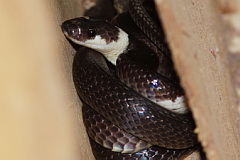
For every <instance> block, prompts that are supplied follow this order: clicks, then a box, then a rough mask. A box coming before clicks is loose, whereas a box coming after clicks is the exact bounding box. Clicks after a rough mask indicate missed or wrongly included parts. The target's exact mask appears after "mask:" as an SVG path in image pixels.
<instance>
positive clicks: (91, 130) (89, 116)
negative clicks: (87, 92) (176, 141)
mask: <svg viewBox="0 0 240 160" xmlns="http://www.w3.org/2000/svg"><path fill="white" fill-rule="evenodd" d="M82 111H83V112H82V113H83V120H84V124H85V126H86V129H87V132H88V134H89V136H90V137H91V138H90V141H92V139H94V140H95V141H96V142H97V143H99V144H101V145H102V144H103V142H104V143H105V145H106V144H107V145H108V146H109V147H110V148H112V145H113V144H114V143H115V144H119V145H122V147H123V144H126V143H128V142H129V141H131V142H132V143H129V144H128V146H129V145H130V144H132V147H133V148H134V147H135V145H136V143H138V142H139V141H141V140H140V139H139V138H137V137H134V136H131V135H130V134H128V133H126V132H124V131H122V130H121V129H120V128H118V127H117V126H115V125H114V124H113V123H111V122H110V121H108V120H106V119H104V118H103V117H102V116H101V115H99V114H98V113H97V112H96V111H94V110H93V109H92V108H91V107H90V106H88V105H86V104H84V105H83V110H82ZM94 119H96V121H97V122H98V124H96V123H95V122H96V121H93V120H94ZM101 123H102V124H106V125H105V126H108V127H107V128H105V127H104V128H102V127H101V125H99V124H101ZM95 128H100V129H99V130H98V131H97V132H95ZM108 130H109V131H111V132H112V134H111V135H110V132H108ZM101 135H106V136H104V137H103V136H101ZM105 137H106V138H105ZM120 142H122V144H121V143H120ZM91 144H92V149H93V153H94V155H95V157H96V159H97V160H101V159H103V160H108V159H110V158H112V156H113V157H114V160H115V156H117V157H118V158H122V159H126V158H127V159H136V158H141V157H142V158H143V157H145V159H146V158H147V159H149V160H150V159H156V160H160V159H161V160H164V159H165V160H167V159H171V160H174V159H176V160H179V159H182V158H184V157H186V156H187V155H189V154H190V153H192V152H193V151H195V150H196V149H197V148H198V147H197V146H196V147H191V148H188V149H184V150H174V149H166V148H161V147H156V146H152V147H150V148H149V147H148V144H147V143H146V142H141V146H142V147H144V148H145V147H146V149H143V151H139V152H136V153H132V154H124V153H122V154H121V153H117V152H112V151H111V150H110V149H106V148H104V147H102V146H101V145H99V144H96V143H95V142H91ZM101 157H104V158H101Z"/></svg>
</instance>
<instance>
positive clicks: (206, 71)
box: [156, 0, 240, 160]
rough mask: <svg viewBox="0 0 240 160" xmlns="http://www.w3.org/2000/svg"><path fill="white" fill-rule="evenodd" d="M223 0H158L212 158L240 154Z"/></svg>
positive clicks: (233, 158)
mask: <svg viewBox="0 0 240 160" xmlns="http://www.w3.org/2000/svg"><path fill="white" fill-rule="evenodd" d="M218 2H219V1H208V0H203V1H197V0H180V1H174V0H169V1H162V0H156V3H157V5H158V11H159V15H160V17H161V19H162V21H163V24H164V28H165V31H166V35H167V40H168V42H169V44H170V48H171V50H172V52H173V60H174V63H175V68H176V70H177V72H178V74H179V76H180V79H181V84H182V86H183V87H184V89H185V91H186V95H187V97H188V101H189V105H190V107H191V110H192V112H193V116H194V119H195V121H196V124H197V128H196V132H197V133H198V138H199V140H200V142H201V143H202V146H203V147H204V150H205V152H206V155H207V158H208V159H209V160H226V159H228V160H236V159H239V157H240V148H239V147H240V146H239V144H240V139H239V135H240V131H239V112H238V110H237V104H236V99H235V97H236V95H235V92H234V90H233V84H232V81H231V77H230V74H229V68H228V57H227V53H228V50H227V49H226V41H225V37H226V35H225V33H226V29H227V28H226V27H225V24H224V23H223V20H222V18H223V17H222V15H221V10H220V8H218V7H216V6H219V4H218Z"/></svg>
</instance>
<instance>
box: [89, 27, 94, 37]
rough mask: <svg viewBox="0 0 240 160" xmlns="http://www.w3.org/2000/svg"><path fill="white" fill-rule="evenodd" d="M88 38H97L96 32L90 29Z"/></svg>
mask: <svg viewBox="0 0 240 160" xmlns="http://www.w3.org/2000/svg"><path fill="white" fill-rule="evenodd" d="M88 36H89V37H95V36H96V31H95V30H93V29H89V30H88Z"/></svg>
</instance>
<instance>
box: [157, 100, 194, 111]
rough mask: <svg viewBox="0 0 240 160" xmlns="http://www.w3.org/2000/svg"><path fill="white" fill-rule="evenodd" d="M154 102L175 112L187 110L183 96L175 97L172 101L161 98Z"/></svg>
mask: <svg viewBox="0 0 240 160" xmlns="http://www.w3.org/2000/svg"><path fill="white" fill-rule="evenodd" d="M155 103H157V104H158V105H160V106H162V107H164V108H166V109H168V110H170V111H172V112H175V113H179V114H184V113H188V112H189V109H188V106H187V105H186V102H185V98H184V96H181V97H177V98H176V99H175V100H174V101H172V100H162V101H159V102H155Z"/></svg>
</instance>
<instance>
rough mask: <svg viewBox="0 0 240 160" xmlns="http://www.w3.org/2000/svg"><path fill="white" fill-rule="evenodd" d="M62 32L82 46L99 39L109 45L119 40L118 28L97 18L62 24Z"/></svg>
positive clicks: (81, 18) (74, 20) (83, 18)
mask: <svg viewBox="0 0 240 160" xmlns="http://www.w3.org/2000/svg"><path fill="white" fill-rule="evenodd" d="M62 31H63V33H64V35H65V36H66V37H67V38H69V39H70V40H72V41H73V42H75V43H77V44H79V43H81V44H80V45H82V43H83V42H85V43H86V41H91V40H94V39H95V38H97V37H99V38H100V39H102V40H105V41H106V43H107V44H108V43H111V42H112V41H116V40H117V39H118V32H119V30H118V28H117V27H116V26H113V25H111V24H110V23H109V22H108V21H107V20H104V19H100V18H96V17H79V18H74V19H70V20H67V21H65V22H63V24H62ZM95 43H96V44H97V43H98V42H97V41H96V42H95Z"/></svg>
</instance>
